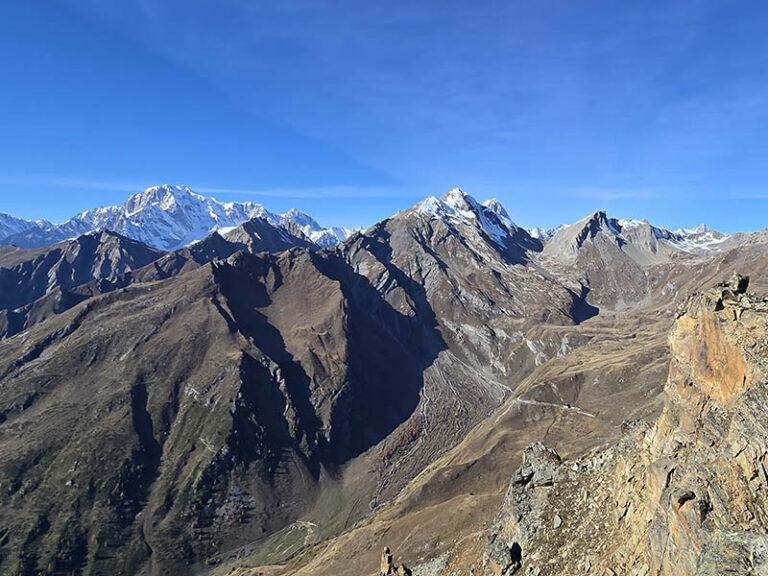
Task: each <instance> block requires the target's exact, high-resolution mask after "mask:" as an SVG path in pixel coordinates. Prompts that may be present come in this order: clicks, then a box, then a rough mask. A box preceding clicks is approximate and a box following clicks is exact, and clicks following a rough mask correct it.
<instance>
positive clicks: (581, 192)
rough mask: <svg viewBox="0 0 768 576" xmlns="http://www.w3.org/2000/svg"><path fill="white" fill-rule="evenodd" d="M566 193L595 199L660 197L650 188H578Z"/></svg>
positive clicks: (645, 198)
mask: <svg viewBox="0 0 768 576" xmlns="http://www.w3.org/2000/svg"><path fill="white" fill-rule="evenodd" d="M566 193H567V194H568V195H571V196H576V197H578V198H592V199H595V200H623V199H628V198H639V199H644V200H647V199H651V198H658V197H659V194H658V193H657V192H653V191H650V190H623V189H611V188H576V189H571V190H568V191H567V192H566Z"/></svg>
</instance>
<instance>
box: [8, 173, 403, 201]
mask: <svg viewBox="0 0 768 576" xmlns="http://www.w3.org/2000/svg"><path fill="white" fill-rule="evenodd" d="M0 184H3V185H9V186H19V187H25V188H51V189H62V190H84V191H102V192H126V193H135V192H140V191H141V190H144V189H146V188H148V187H149V186H151V185H159V184H176V185H180V186H188V187H189V188H190V189H191V190H192V191H193V192H197V193H199V194H205V195H208V196H216V195H218V196H253V197H263V198H295V199H324V198H335V199H344V198H355V199H366V198H392V197H403V198H407V197H411V196H412V194H410V193H408V192H406V191H404V190H400V189H396V188H384V187H361V186H316V187H307V188H239V187H223V186H206V185H201V186H196V185H194V183H184V182H182V183H176V182H153V183H151V184H148V183H146V182H145V183H140V182H138V181H135V182H127V181H120V180H103V179H97V180H90V179H87V178H79V177H75V176H52V175H41V174H29V175H0Z"/></svg>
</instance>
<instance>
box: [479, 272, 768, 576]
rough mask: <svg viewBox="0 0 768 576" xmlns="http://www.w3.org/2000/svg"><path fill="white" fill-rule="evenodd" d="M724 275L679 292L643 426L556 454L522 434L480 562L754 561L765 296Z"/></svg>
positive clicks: (747, 566) (614, 565)
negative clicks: (660, 390) (588, 448)
mask: <svg viewBox="0 0 768 576" xmlns="http://www.w3.org/2000/svg"><path fill="white" fill-rule="evenodd" d="M747 285H748V279H747V278H746V277H743V276H738V275H735V276H733V277H732V278H731V279H730V280H729V281H727V282H723V283H721V284H719V285H717V286H716V287H714V288H713V289H711V290H708V291H705V292H702V293H696V294H693V295H692V296H690V297H689V298H688V299H687V300H686V301H685V303H684V304H683V305H682V306H681V307H680V308H679V310H678V312H677V319H676V322H675V326H674V328H673V330H672V333H671V336H670V346H671V349H672V354H673V357H672V361H671V365H670V370H669V378H668V381H667V385H666V389H665V401H664V409H663V411H662V414H661V416H660V418H659V420H658V422H656V424H655V425H653V426H651V425H648V424H645V423H643V422H632V423H627V424H626V425H625V433H624V436H623V437H622V439H621V441H620V442H619V443H618V444H617V445H616V446H612V447H609V448H603V449H597V450H595V451H592V452H591V453H588V454H586V455H584V456H583V457H581V458H578V459H573V460H566V461H561V459H560V457H559V455H557V453H556V452H555V451H554V450H551V449H548V448H546V447H544V446H543V445H542V444H534V445H532V446H530V447H529V448H527V449H526V450H525V453H524V463H523V467H522V468H521V469H520V470H519V471H518V473H517V474H516V475H515V476H514V478H513V479H512V481H511V483H510V486H509V490H508V491H507V495H506V498H505V501H504V504H503V506H502V509H501V512H500V514H499V518H498V519H497V521H496V523H495V524H494V527H493V529H492V530H491V532H490V536H489V538H488V543H487V549H486V553H485V560H484V565H485V571H486V573H487V574H497V575H507V574H516V573H521V574H537V575H538V574H541V575H555V574H581V573H583V574H587V573H589V574H615V575H618V574H627V575H632V576H645V575H654V576H655V575H673V574H674V575H691V576H693V575H699V576H704V575H712V576H714V575H716V574H762V573H764V572H765V571H766V569H768V474H766V459H767V458H768V444H766V438H767V437H768V429H766V426H765V414H766V413H767V411H768V383H767V382H766V380H765V377H766V369H767V368H768V361H767V360H766V359H767V358H768V299H763V298H758V297H756V296H754V295H752V294H747V293H746V290H747Z"/></svg>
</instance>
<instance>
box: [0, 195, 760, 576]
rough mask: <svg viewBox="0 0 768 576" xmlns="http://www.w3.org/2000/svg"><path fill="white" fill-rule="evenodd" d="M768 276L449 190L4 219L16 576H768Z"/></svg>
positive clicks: (719, 255) (642, 229) (0, 540)
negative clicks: (392, 203) (400, 197)
mask: <svg viewBox="0 0 768 576" xmlns="http://www.w3.org/2000/svg"><path fill="white" fill-rule="evenodd" d="M767 271H768V231H762V232H756V233H737V234H723V233H720V232H717V231H714V230H710V229H709V228H708V227H706V226H701V227H697V228H694V229H678V230H669V229H665V228H661V227H658V226H654V225H653V224H651V223H649V222H647V221H640V220H627V219H621V218H616V217H614V216H613V215H609V214H606V213H605V212H604V211H600V210H598V211H595V212H593V213H591V214H589V215H586V216H585V218H584V219H582V220H580V221H578V222H576V223H574V224H571V225H564V226H561V227H559V228H556V229H553V230H544V229H541V228H536V229H531V230H527V229H525V228H522V227H520V226H518V225H517V224H515V222H514V220H513V215H510V214H509V213H508V212H507V211H506V210H505V208H504V207H503V206H502V205H501V203H500V202H499V201H498V200H495V199H491V200H488V201H485V202H480V201H478V200H476V199H475V198H473V197H472V196H470V195H468V194H466V193H465V192H463V191H462V190H460V189H453V190H450V191H448V192H447V193H445V194H444V195H442V196H441V197H432V196H431V197H428V198H425V199H424V200H422V201H421V202H419V203H417V204H416V205H414V206H412V207H409V208H406V209H404V210H402V211H400V212H398V213H397V214H394V215H393V216H391V217H390V218H387V219H385V220H383V221H381V222H378V223H376V224H374V225H373V226H371V227H370V228H368V229H367V230H356V231H353V230H349V229H346V228H322V227H321V226H320V225H319V224H318V223H317V222H316V221H315V220H313V219H312V218H311V217H309V216H308V215H306V214H303V213H301V212H299V211H297V210H290V211H288V212H286V213H284V214H274V213H271V212H269V211H267V210H266V209H265V208H264V207H263V206H260V205H258V204H253V203H242V204H237V203H222V202H218V201H216V200H214V199H211V198H206V197H204V196H202V195H199V194H196V193H194V192H192V191H191V190H189V189H187V188H183V187H176V186H159V187H154V188H149V189H147V190H145V191H144V192H140V193H138V194H135V195H133V196H131V197H130V198H129V199H128V200H127V201H126V202H125V203H124V204H123V205H122V206H115V207H106V208H97V209H94V210H89V211H86V212H83V213H81V214H79V215H77V216H75V217H74V218H72V219H71V220H68V221H67V222H64V223H61V224H52V223H49V222H44V221H35V222H28V221H24V220H20V219H16V218H14V217H12V216H7V215H0V572H2V573H3V574H24V575H26V574H29V575H32V574H93V575H95V574H110V575H112V574H115V575H116V574H126V575H127V574H146V575H160V574H163V575H165V574H167V575H177V574H178V575H182V574H184V575H186V574H201V575H202V574H209V575H211V576H215V575H221V576H223V575H240V576H245V575H250V576H257V575H259V576H267V575H269V576H277V575H286V576H287V575H296V576H298V575H303V576H311V575H315V576H317V575H326V574H327V575H331V574H332V575H334V576H346V575H349V576H353V575H354V576H360V575H376V574H385V575H386V574H415V575H418V576H458V575H468V574H487V575H491V574H494V575H509V574H538V575H555V574H615V575H619V574H632V575H635V574H636V575H651V574H654V575H655V574H664V575H667V574H670V575H671V574H691V575H694V574H699V575H704V574H707V575H709V574H713V575H714V574H751V573H755V574H759V573H763V572H764V571H765V570H766V566H768V532H767V530H768V507H767V506H766V490H768V473H767V472H766V466H768V462H766V455H767V454H768V448H766V441H765V436H766V430H765V425H764V423H765V419H766V417H768V405H767V404H766V399H765V397H764V396H765V394H764V388H765V378H766V366H765V364H766V361H767V360H766V358H768V356H766V354H768V353H767V352H766V348H767V346H768V344H767V343H768V324H767V323H766V319H767V318H768V316H767V315H768V303H767V302H768V300H766V299H765V296H768V272H767ZM734 274H735V275H734ZM385 547H386V549H385ZM382 551H384V553H383V554H382Z"/></svg>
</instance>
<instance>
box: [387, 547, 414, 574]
mask: <svg viewBox="0 0 768 576" xmlns="http://www.w3.org/2000/svg"><path fill="white" fill-rule="evenodd" d="M411 574H412V572H411V570H410V568H408V567H407V566H406V565H405V564H400V566H397V565H395V562H394V560H393V558H392V552H390V550H389V547H387V546H385V547H384V552H382V553H381V567H380V570H379V575H380V576H411Z"/></svg>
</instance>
